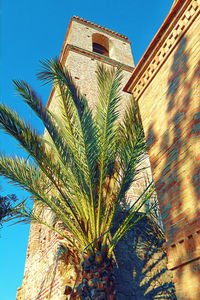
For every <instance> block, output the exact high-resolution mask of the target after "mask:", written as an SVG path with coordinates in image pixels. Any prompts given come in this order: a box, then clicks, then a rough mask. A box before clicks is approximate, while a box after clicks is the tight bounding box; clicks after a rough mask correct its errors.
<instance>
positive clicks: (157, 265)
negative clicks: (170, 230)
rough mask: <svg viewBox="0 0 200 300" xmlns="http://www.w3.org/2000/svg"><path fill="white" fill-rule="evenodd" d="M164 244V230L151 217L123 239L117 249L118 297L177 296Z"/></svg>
mask: <svg viewBox="0 0 200 300" xmlns="http://www.w3.org/2000/svg"><path fill="white" fill-rule="evenodd" d="M138 214H140V213H138ZM164 243H165V239H164V235H163V232H162V230H161V229H160V227H159V226H158V224H156V223H155V222H154V221H153V220H152V219H151V218H150V217H144V218H142V219H141V220H140V221H139V222H138V223H137V224H136V225H135V226H134V228H133V229H132V230H131V231H130V232H128V233H127V234H126V235H125V236H124V237H123V238H122V239H121V240H120V242H119V243H118V244H117V246H116V249H115V256H116V261H117V264H118V266H116V267H115V276H116V289H117V299H118V300H123V299H127V300H128V299H135V300H142V299H146V300H150V299H176V296H175V292H174V284H173V282H172V276H171V274H170V272H169V270H168V269H167V267H166V265H167V258H166V251H165V248H164Z"/></svg>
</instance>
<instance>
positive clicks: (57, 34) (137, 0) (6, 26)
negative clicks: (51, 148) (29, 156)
mask: <svg viewBox="0 0 200 300" xmlns="http://www.w3.org/2000/svg"><path fill="white" fill-rule="evenodd" d="M172 3H173V0H165V1H160V0H152V1H149V0H143V1H142V0H125V1H119V0H115V1H109V0H101V1H91V0H86V1H80V0H77V1H69V0H57V1H55V0H54V1H53V0H34V1H33V0H32V1H30V0H29V1H27V0H20V1H16V0H10V1H6V0H2V2H1V7H0V13H1V18H0V22H1V24H0V28H1V32H0V36H1V40H0V43H1V44H0V58H1V81H0V84H1V85H0V101H2V102H4V103H6V104H7V105H9V106H10V107H12V108H14V109H16V110H17V112H18V113H19V114H20V115H21V116H23V117H24V118H25V120H26V121H28V122H31V123H32V124H33V125H34V126H35V127H36V128H37V129H38V131H39V132H41V133H42V132H43V127H42V125H41V123H40V122H39V121H38V120H37V119H36V118H35V116H34V115H33V114H32V113H31V111H30V110H29V109H28V108H27V107H26V106H25V105H24V104H23V102H22V100H21V99H19V98H18V97H16V95H15V93H14V90H13V87H12V82H11V80H12V79H24V80H25V81H27V82H28V83H29V84H30V85H32V86H33V87H34V88H35V89H36V91H37V92H38V93H39V94H40V95H41V96H42V98H43V101H44V102H45V103H46V102H47V100H48V96H49V93H50V87H49V86H48V87H41V83H40V82H38V81H37V80H36V77H35V74H36V73H37V71H38V70H39V61H40V60H42V59H45V58H52V57H55V56H59V54H60V51H61V48H62V44H63V41H64V37H65V34H66V30H67V27H68V24H69V21H70V18H71V17H72V16H73V15H76V16H80V17H83V18H84V19H87V20H90V21H91V22H94V23H97V24H100V25H102V26H105V27H108V28H110V29H112V30H115V31H117V32H119V33H122V34H124V35H126V36H128V39H129V40H130V41H132V52H133V57H134V60H135V63H137V62H138V61H139V59H140V58H141V56H142V54H143V53H144V51H145V50H146V48H147V46H148V45H149V43H150V42H151V40H152V38H153V36H154V35H155V33H156V32H157V30H158V29H159V27H160V25H161V24H162V22H163V21H164V19H165V17H166V15H167V13H168V12H169V10H170V7H171V5H172ZM0 149H1V151H2V152H4V153H9V154H11V155H13V154H14V153H17V154H18V155H19V154H21V155H24V153H23V152H22V151H21V149H20V148H19V146H18V145H17V144H16V143H15V141H14V140H13V139H11V138H10V137H8V136H6V135H5V134H3V133H2V132H0ZM0 185H1V187H2V190H1V193H2V194H7V193H15V194H16V195H17V196H18V197H19V198H20V199H22V198H24V197H27V196H28V194H26V193H25V192H23V191H22V190H20V189H18V188H16V187H15V186H14V187H12V186H11V185H10V184H8V182H7V181H5V180H4V179H2V178H0ZM28 234H29V225H21V224H19V225H15V226H11V227H10V226H9V227H7V226H4V228H3V229H2V230H1V231H0V235H1V236H0V278H1V280H0V299H2V300H14V299H15V297H16V290H17V287H19V286H21V282H22V278H23V272H24V264H25V257H26V248H27V242H28Z"/></svg>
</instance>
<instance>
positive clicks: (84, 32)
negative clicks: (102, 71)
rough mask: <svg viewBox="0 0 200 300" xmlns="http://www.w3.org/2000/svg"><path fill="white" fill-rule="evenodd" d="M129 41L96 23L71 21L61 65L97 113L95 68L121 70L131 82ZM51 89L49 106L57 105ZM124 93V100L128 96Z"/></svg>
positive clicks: (125, 78)
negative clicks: (101, 65) (102, 64)
mask: <svg viewBox="0 0 200 300" xmlns="http://www.w3.org/2000/svg"><path fill="white" fill-rule="evenodd" d="M130 44H131V42H129V41H128V38H127V37H126V36H124V35H122V34H119V33H118V32H115V31H112V30H109V29H108V28H105V27H103V26H100V25H97V24H94V23H93V22H90V21H86V20H83V19H82V18H79V17H73V18H72V19H71V21H70V24H69V27H68V30H67V34H66V37H65V41H64V44H63V48H62V51H61V54H60V61H61V63H62V64H63V65H65V66H66V67H67V69H68V70H69V71H70V73H71V75H72V77H73V79H74V80H75V82H76V84H77V86H79V88H80V90H81V92H82V94H84V95H85V96H86V97H87V99H88V100H89V104H90V105H91V107H92V108H93V109H95V102H96V101H97V95H98V90H97V82H96V74H95V72H96V67H97V63H98V62H100V63H104V64H106V65H107V66H119V65H120V66H121V68H122V69H123V76H124V79H123V80H124V84H125V83H126V82H127V80H128V79H129V78H130V75H131V73H132V71H133V69H134V62H133V57H132V52H131V47H130ZM54 93H55V91H54V89H52V91H51V94H50V98H49V101H48V105H49V106H52V105H54V103H55V101H52V99H53V98H54ZM122 93H123V98H124V97H127V93H125V92H122ZM122 102H124V101H122Z"/></svg>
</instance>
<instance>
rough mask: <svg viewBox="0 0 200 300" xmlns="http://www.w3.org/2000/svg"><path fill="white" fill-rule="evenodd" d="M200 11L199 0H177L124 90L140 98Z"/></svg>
mask: <svg viewBox="0 0 200 300" xmlns="http://www.w3.org/2000/svg"><path fill="white" fill-rule="evenodd" d="M199 12H200V9H199V0H192V1H191V0H187V1H185V0H179V1H177V3H176V4H175V5H174V6H173V7H172V9H171V10H170V12H169V14H168V15H167V17H166V19H165V21H164V22H163V24H162V26H161V27H160V29H159V30H158V32H157V34H156V35H155V37H154V38H153V40H152V42H151V43H150V45H149V46H148V48H147V50H146V51H145V53H144V55H143V56H142V58H141V59H140V61H139V63H138V64H137V66H136V68H135V70H134V71H133V74H132V75H131V78H130V79H129V81H128V83H127V84H126V86H125V88H124V91H126V92H129V93H132V94H133V96H134V97H135V98H136V99H137V100H139V99H140V97H141V95H142V94H143V92H144V91H145V89H146V88H147V87H148V85H149V84H150V82H151V81H152V80H153V78H154V77H155V75H156V74H157V72H158V71H159V69H160V68H161V66H162V65H163V63H164V62H165V61H166V59H167V58H168V56H169V55H170V53H171V52H172V50H173V49H174V48H175V46H176V45H177V43H178V42H179V41H180V39H181V38H182V36H183V35H184V33H185V32H186V31H187V30H188V28H189V27H190V26H191V24H192V23H193V22H194V20H195V19H196V17H197V16H198V15H199Z"/></svg>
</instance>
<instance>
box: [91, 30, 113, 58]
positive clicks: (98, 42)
mask: <svg viewBox="0 0 200 300" xmlns="http://www.w3.org/2000/svg"><path fill="white" fill-rule="evenodd" d="M92 50H93V52H96V53H99V54H101V55H104V56H109V39H108V38H107V37H106V36H104V35H102V34H100V33H94V34H93V35H92Z"/></svg>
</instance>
